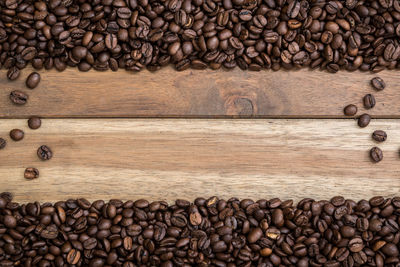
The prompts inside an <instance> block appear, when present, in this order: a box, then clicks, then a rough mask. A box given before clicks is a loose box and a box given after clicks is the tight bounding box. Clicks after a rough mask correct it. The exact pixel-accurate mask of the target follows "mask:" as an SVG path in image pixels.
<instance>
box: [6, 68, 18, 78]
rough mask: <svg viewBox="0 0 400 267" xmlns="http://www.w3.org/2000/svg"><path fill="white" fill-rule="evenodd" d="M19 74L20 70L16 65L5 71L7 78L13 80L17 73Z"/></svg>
mask: <svg viewBox="0 0 400 267" xmlns="http://www.w3.org/2000/svg"><path fill="white" fill-rule="evenodd" d="M20 74H21V71H20V70H19V69H18V68H17V67H15V66H14V67H11V68H9V69H8V71H7V78H8V79H9V80H11V81H14V80H16V79H18V77H19V75H20Z"/></svg>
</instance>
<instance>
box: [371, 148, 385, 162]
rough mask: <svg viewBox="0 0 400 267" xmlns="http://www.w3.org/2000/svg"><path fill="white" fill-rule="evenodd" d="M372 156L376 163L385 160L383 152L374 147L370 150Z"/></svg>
mask: <svg viewBox="0 0 400 267" xmlns="http://www.w3.org/2000/svg"><path fill="white" fill-rule="evenodd" d="M370 156H371V159H372V160H373V161H374V162H379V161H381V160H382V159H383V153H382V150H381V149H380V148H378V147H373V148H371V150H370Z"/></svg>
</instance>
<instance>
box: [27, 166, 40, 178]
mask: <svg viewBox="0 0 400 267" xmlns="http://www.w3.org/2000/svg"><path fill="white" fill-rule="evenodd" d="M24 177H25V179H29V180H31V179H35V178H38V177H39V170H38V169H36V168H26V169H25V172H24Z"/></svg>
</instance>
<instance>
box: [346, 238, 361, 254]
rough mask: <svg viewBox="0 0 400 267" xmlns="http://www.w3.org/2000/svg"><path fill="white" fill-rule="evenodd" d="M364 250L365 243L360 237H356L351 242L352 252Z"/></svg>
mask: <svg viewBox="0 0 400 267" xmlns="http://www.w3.org/2000/svg"><path fill="white" fill-rule="evenodd" d="M363 248H364V241H363V240H362V239H361V238H360V237H355V238H353V239H351V240H350V241H349V249H350V251H351V252H360V251H361V250H362V249H363Z"/></svg>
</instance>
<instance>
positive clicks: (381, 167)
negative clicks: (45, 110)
mask: <svg viewBox="0 0 400 267" xmlns="http://www.w3.org/2000/svg"><path fill="white" fill-rule="evenodd" d="M17 127H18V128H22V129H24V130H26V137H25V139H24V140H23V141H21V142H12V141H9V143H8V146H7V147H6V148H5V149H4V150H2V151H0V159H1V160H0V177H2V179H0V191H11V192H13V193H15V195H16V198H15V200H16V201H22V202H25V201H34V200H40V201H56V200H60V199H66V198H69V197H87V198H89V199H92V200H93V199H110V198H117V197H118V198H122V199H137V198H148V199H153V200H154V199H165V200H168V201H172V200H174V199H176V198H185V199H193V198H194V197H196V196H204V197H207V196H212V195H218V196H221V197H224V198H228V197H231V196H238V197H240V198H245V197H252V198H263V197H265V198H270V197H280V198H283V199H288V198H292V199H294V200H299V199H300V198H304V197H314V198H316V199H326V198H330V197H332V196H334V195H339V194H340V195H344V196H345V197H351V198H354V199H360V198H369V197H371V196H373V195H384V196H387V197H390V196H394V195H399V193H400V179H399V175H400V171H399V170H400V169H399V167H398V166H399V164H400V158H399V148H400V120H373V121H372V122H371V126H370V127H368V128H364V129H361V128H358V127H357V126H356V122H355V121H352V120H306V119H303V120H286V119H279V120H193V119H164V120H161V119H154V120H144V119H46V120H44V121H43V126H42V127H41V128H40V129H38V130H34V131H33V130H29V129H27V127H26V121H25V120H15V119H13V120H4V119H3V120H0V136H3V137H4V136H7V134H8V131H9V130H10V129H12V128H17ZM374 129H382V130H385V131H387V133H388V136H389V137H388V140H387V141H386V142H385V143H383V144H381V145H380V147H381V148H382V149H383V151H384V160H383V161H382V162H380V163H378V164H374V163H372V162H370V160H369V157H368V150H369V149H370V148H371V147H372V146H374V145H376V144H375V143H374V141H372V140H371V138H370V134H371V132H372V131H373V130H374ZM42 144H47V145H49V146H50V147H51V148H52V149H53V151H54V158H53V159H51V160H50V161H47V162H41V161H40V160H39V159H38V158H37V156H36V149H37V147H38V146H40V145H42ZM30 166H33V167H37V168H39V170H40V173H41V174H40V178H38V179H36V180H33V181H27V180H25V179H24V178H23V171H24V168H25V167H30Z"/></svg>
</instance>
